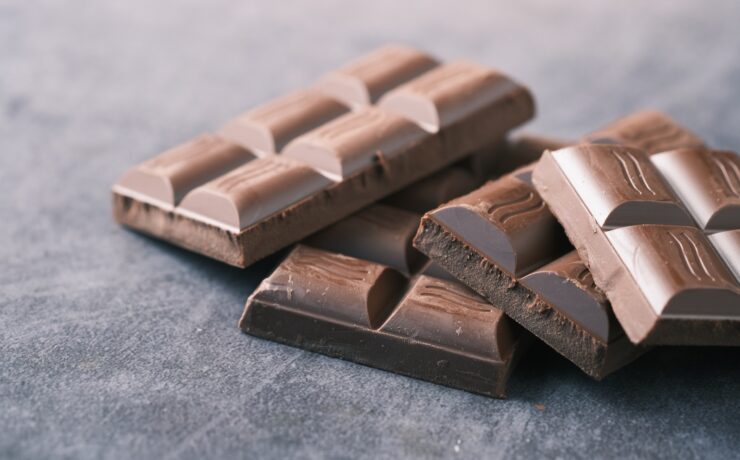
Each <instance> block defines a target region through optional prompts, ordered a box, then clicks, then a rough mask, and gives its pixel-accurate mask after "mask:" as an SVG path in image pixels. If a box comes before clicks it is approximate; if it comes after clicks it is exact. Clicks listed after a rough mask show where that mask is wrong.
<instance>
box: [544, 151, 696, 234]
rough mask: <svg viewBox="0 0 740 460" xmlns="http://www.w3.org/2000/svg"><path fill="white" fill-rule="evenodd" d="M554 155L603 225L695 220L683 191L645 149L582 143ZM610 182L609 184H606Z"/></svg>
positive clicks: (688, 223)
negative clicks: (674, 186)
mask: <svg viewBox="0 0 740 460" xmlns="http://www.w3.org/2000/svg"><path fill="white" fill-rule="evenodd" d="M565 150H567V151H568V154H567V155H564V154H563V155H561V154H560V153H559V154H558V155H557V156H556V157H555V158H557V159H558V160H557V161H558V167H559V168H560V170H561V171H562V173H563V174H564V175H565V176H566V177H567V178H568V180H569V181H570V182H571V183H572V184H573V187H574V188H575V191H576V193H577V194H578V195H579V196H583V197H588V199H587V200H585V201H584V205H585V206H586V207H588V209H589V212H590V213H591V215H592V216H593V217H594V219H596V222H597V223H598V224H599V225H600V226H601V227H616V226H623V225H631V224H638V223H645V224H649V223H665V224H675V225H691V224H692V223H693V220H692V219H691V216H689V215H688V213H687V212H686V209H685V208H684V207H683V205H682V204H681V202H680V201H679V199H678V197H676V195H675V194H674V193H673V191H672V190H671V188H670V187H669V186H668V185H667V184H666V183H665V181H664V180H663V178H662V177H661V176H660V173H658V171H656V170H655V168H654V167H653V166H652V165H651V164H650V159H649V157H648V156H647V154H646V153H645V152H643V151H641V150H638V149H634V148H629V147H618V148H614V147H611V146H603V145H594V146H589V145H582V146H579V147H578V148H573V149H563V150H560V151H559V152H563V151H565ZM605 184H608V185H605Z"/></svg>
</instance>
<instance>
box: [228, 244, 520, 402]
mask: <svg viewBox="0 0 740 460" xmlns="http://www.w3.org/2000/svg"><path fill="white" fill-rule="evenodd" d="M368 312H369V313H368ZM512 326H513V325H512V324H510V322H509V320H508V319H507V318H506V317H505V316H504V315H503V314H502V313H501V312H500V311H499V310H497V309H496V308H494V307H492V306H490V305H488V304H486V303H485V302H483V301H482V300H481V299H479V298H477V297H476V296H475V294H473V293H471V292H469V291H467V290H465V289H464V288H462V287H459V286H457V285H455V283H454V282H451V281H444V280H437V279H433V278H428V277H425V276H419V277H417V278H415V279H413V280H412V281H410V282H406V281H405V278H403V277H402V275H401V274H399V273H397V272H395V271H394V270H392V269H390V268H388V267H385V266H383V265H380V264H376V263H373V262H366V261H362V260H360V259H355V258H351V257H347V256H340V255H336V254H332V253H328V252H325V251H321V250H318V249H311V248H307V247H305V246H300V245H299V246H298V247H296V248H295V249H294V250H293V252H291V253H290V254H289V255H288V257H287V258H286V259H285V261H284V262H283V263H282V264H281V265H280V266H278V268H277V269H276V270H275V272H274V273H273V274H272V275H270V276H269V277H268V278H267V279H266V280H264V281H263V282H262V284H260V286H259V287H258V288H257V290H255V291H254V293H252V295H251V296H250V297H249V300H248V301H247V304H246V307H245V310H244V314H243V316H242V319H241V321H240V327H241V328H242V330H243V331H244V332H246V333H248V334H251V335H255V336H258V337H263V338H267V339H270V340H275V341H278V342H282V343H286V344H288V345H293V346H297V347H300V348H304V349H307V350H311V351H317V352H320V353H323V354H326V355H329V356H334V357H339V358H342V359H347V360H350V361H354V362H358V363H361V364H366V365H369V366H372V367H376V368H380V369H385V370H388V371H391V372H396V373H400V374H403V375H408V376H411V377H415V378H420V379H424V380H428V381H431V382H435V383H439V384H443V385H448V386H451V387H454V388H460V389H464V390H467V391H472V392H475V393H480V394H485V395H490V396H495V397H504V396H505V391H506V381H507V379H508V376H509V373H510V370H511V368H512V365H513V363H514V362H515V360H516V358H517V356H518V354H519V350H520V348H521V345H522V343H521V342H522V339H519V338H518V336H517V332H518V331H517V330H516V329H515V328H513V327H512Z"/></svg>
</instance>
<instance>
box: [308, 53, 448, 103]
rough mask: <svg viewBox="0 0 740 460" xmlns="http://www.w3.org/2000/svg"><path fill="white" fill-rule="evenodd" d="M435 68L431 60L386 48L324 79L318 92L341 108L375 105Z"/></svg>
mask: <svg viewBox="0 0 740 460" xmlns="http://www.w3.org/2000/svg"><path fill="white" fill-rule="evenodd" d="M437 65H438V62H437V60H436V59H434V58H433V57H431V56H429V55H427V54H425V53H422V52H421V51H418V50H415V49H413V48H410V47H408V46H403V45H386V46H383V47H381V48H379V49H377V50H375V51H373V52H372V53H370V54H368V55H366V56H363V57H362V58H360V59H358V60H356V61H354V62H351V63H350V64H348V65H346V66H344V67H342V68H340V69H338V70H335V71H334V72H331V73H329V74H328V75H326V76H324V77H323V78H322V79H321V80H320V81H319V82H318V83H317V85H316V87H317V89H318V90H319V91H321V92H323V93H325V94H327V95H329V96H331V97H332V98H334V99H336V100H338V101H342V102H343V103H344V104H346V105H349V106H352V107H358V106H364V105H369V104H374V103H375V102H376V101H377V100H378V99H379V98H380V96H382V95H383V94H384V93H385V92H386V91H388V90H390V89H392V88H395V87H396V86H398V85H400V84H402V83H405V82H407V81H409V80H411V79H413V78H416V77H418V76H419V75H421V74H423V73H424V72H427V71H429V70H431V69H432V68H434V67H435V66H437Z"/></svg>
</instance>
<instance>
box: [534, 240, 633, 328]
mask: <svg viewBox="0 0 740 460" xmlns="http://www.w3.org/2000/svg"><path fill="white" fill-rule="evenodd" d="M521 283H522V284H523V285H524V286H527V287H528V288H530V289H531V290H532V292H536V293H537V294H538V295H539V296H540V297H542V299H543V300H544V301H545V302H547V303H548V304H549V305H553V306H555V308H558V309H559V310H562V311H563V313H564V314H565V315H566V316H568V317H569V318H572V319H573V320H574V321H575V322H577V323H578V324H579V325H580V326H581V327H583V328H584V329H586V330H587V331H589V332H590V333H591V334H593V335H595V336H596V337H598V338H599V339H601V340H602V341H604V342H606V343H608V342H609V341H610V339H613V338H615V336H617V335H619V334H620V332H621V331H620V328H619V326H618V324H617V322H616V320H615V319H614V317H613V316H614V314H613V313H612V312H611V308H609V303H608V302H607V300H606V296H605V295H604V293H603V292H602V291H601V290H600V289H598V288H597V287H596V284H595V283H594V281H593V277H592V276H591V272H590V271H589V270H588V268H587V267H586V266H585V265H584V264H583V262H581V259H580V257H578V253H577V252H576V251H571V252H569V253H568V254H566V255H564V256H562V257H560V258H558V259H556V260H554V261H552V262H550V263H549V264H547V265H545V266H543V267H541V268H539V269H537V270H535V271H533V272H531V273H529V274H528V275H527V276H525V277H523V278H522V279H521ZM621 333H622V334H624V333H623V332H621Z"/></svg>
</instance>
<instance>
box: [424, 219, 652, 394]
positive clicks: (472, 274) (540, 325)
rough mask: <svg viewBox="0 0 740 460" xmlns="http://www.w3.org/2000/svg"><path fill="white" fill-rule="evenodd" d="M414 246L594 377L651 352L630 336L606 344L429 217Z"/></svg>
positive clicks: (596, 377)
mask: <svg viewBox="0 0 740 460" xmlns="http://www.w3.org/2000/svg"><path fill="white" fill-rule="evenodd" d="M414 246H415V247H416V248H417V249H419V250H420V251H421V252H423V253H424V254H426V255H427V257H429V258H430V259H431V260H433V261H434V262H436V263H437V264H439V265H440V266H441V267H443V268H444V269H445V270H447V271H448V272H450V273H451V274H452V275H454V276H455V277H456V278H457V279H458V280H460V281H461V282H462V283H463V284H465V285H467V286H468V287H470V288H471V289H473V290H474V291H475V292H477V293H478V294H480V295H481V296H483V297H484V298H485V299H486V300H488V301H489V302H490V303H491V304H493V305H495V306H497V307H499V308H501V309H502V310H503V311H504V312H505V313H506V314H507V315H508V316H509V317H510V318H512V319H513V320H515V321H516V322H517V323H519V324H521V325H522V326H524V328H526V329H527V330H529V331H530V332H531V333H533V334H534V335H536V336H537V337H539V338H540V339H541V340H542V341H544V342H545V343H546V344H548V345H549V346H550V347H552V348H553V349H555V351H557V352H558V353H560V354H561V355H563V356H564V357H565V358H567V359H568V360H570V361H571V362H573V363H574V364H575V365H576V366H578V367H579V368H580V369H581V370H582V371H583V372H585V373H586V374H588V375H589V376H591V377H592V378H594V379H596V380H601V379H603V378H604V377H606V376H607V375H609V374H610V373H612V372H614V371H616V370H618V369H620V368H621V367H624V366H625V365H627V364H629V363H630V362H632V361H634V360H635V359H636V358H637V357H639V356H640V355H641V354H643V353H644V352H645V351H647V348H646V347H639V346H635V345H633V344H632V343H631V342H630V341H629V339H628V338H627V336H626V335H621V336H620V337H618V338H616V339H614V340H613V341H612V342H610V343H609V344H606V343H605V342H603V341H601V340H600V339H598V338H596V337H594V336H593V335H591V334H589V333H588V332H587V331H586V330H585V329H583V328H582V327H581V326H580V325H578V323H576V322H575V321H573V320H571V319H570V318H568V317H567V316H565V315H563V314H562V313H560V312H559V311H558V310H557V309H556V308H554V307H552V306H551V305H550V304H549V303H547V302H546V301H545V300H544V299H542V298H541V297H539V296H537V295H536V294H535V293H534V292H532V291H531V290H530V289H528V288H526V287H525V286H523V285H522V284H521V283H518V282H517V281H516V280H514V279H512V278H511V276H509V275H508V274H507V273H505V272H503V271H502V270H500V269H499V268H498V267H496V265H495V264H492V263H491V262H489V261H488V260H487V259H486V258H485V257H483V256H482V255H481V254H480V253H479V252H478V251H476V250H475V249H474V248H472V247H470V246H469V245H467V244H466V243H465V242H463V241H462V240H461V239H460V238H458V237H457V235H455V234H454V233H452V232H449V231H448V230H447V229H446V228H444V227H443V226H442V225H440V224H439V223H437V222H436V221H435V220H434V219H433V218H431V217H428V216H425V217H424V218H423V219H422V221H421V225H420V227H419V231H418V233H417V234H416V237H415V238H414Z"/></svg>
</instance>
